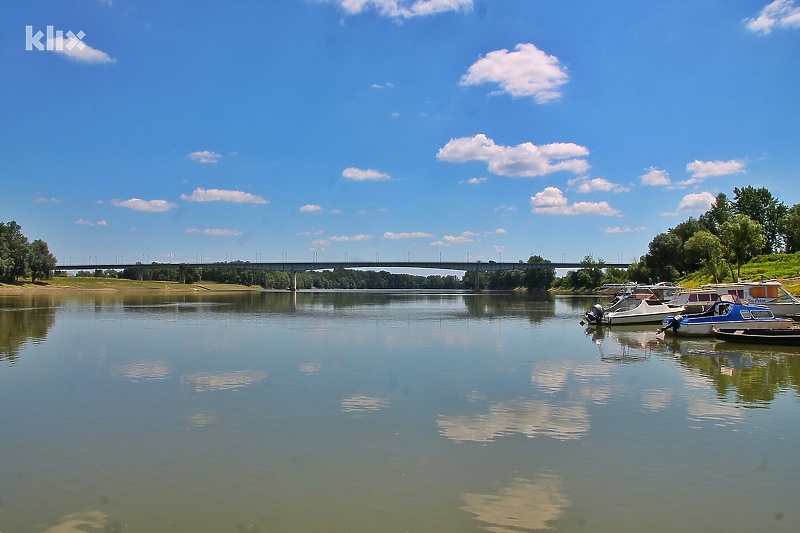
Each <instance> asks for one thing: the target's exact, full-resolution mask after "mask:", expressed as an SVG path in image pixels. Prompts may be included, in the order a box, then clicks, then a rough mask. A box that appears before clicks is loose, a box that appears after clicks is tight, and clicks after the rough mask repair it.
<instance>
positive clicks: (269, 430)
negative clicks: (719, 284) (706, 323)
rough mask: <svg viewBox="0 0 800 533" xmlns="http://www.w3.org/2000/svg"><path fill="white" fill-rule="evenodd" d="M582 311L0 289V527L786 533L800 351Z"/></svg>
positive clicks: (562, 305)
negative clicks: (584, 322)
mask: <svg viewBox="0 0 800 533" xmlns="http://www.w3.org/2000/svg"><path fill="white" fill-rule="evenodd" d="M594 302H595V299H593V298H586V297H561V296H556V297H553V296H546V297H541V296H540V297H534V296H528V295H522V294H487V293H482V294H472V293H461V292H452V293H439V292H370V291H364V292H360V291H352V292H300V293H297V294H290V293H283V292H246V293H207V294H189V295H187V294H180V295H171V296H170V295H162V294H158V295H148V294H117V293H106V294H88V295H68V294H63V295H61V294H59V295H47V296H0V450H2V451H1V452H0V453H2V460H0V533H27V532H36V533H41V532H47V533H69V532H87V531H89V532H95V531H96V532H131V533H138V532H145V533H152V532H170V533H175V532H177V533H184V532H185V533H190V532H191V533H203V532H208V533H225V532H230V533H261V532H268V531H269V532H273V531H279V532H285V531H303V532H345V531H347V532H384V531H385V532H401V531H402V532H405V531H412V532H439V533H441V532H480V531H491V532H505V533H512V532H514V533H519V532H528V531H539V530H551V531H558V532H589V531H591V532H619V531H648V532H661V531H664V532H668V531H669V532H673V531H725V532H737V531H740V532H752V531H759V532H764V531H786V532H789V531H800V507H798V505H797V504H798V493H799V492H800V453H798V450H799V444H798V443H800V396H799V395H798V391H800V351H798V350H797V349H793V348H785V347H782V348H769V347H761V348H759V347H747V346H742V345H738V346H736V345H729V344H727V343H725V342H722V341H714V340H686V341H682V340H673V339H666V340H665V339H664V338H663V337H662V336H658V335H656V333H655V330H656V327H657V325H651V326H642V327H631V326H627V327H624V328H617V329H605V330H600V331H594V330H587V329H585V328H584V327H583V326H581V325H580V324H579V320H580V317H581V316H582V314H583V313H584V312H585V311H586V310H588V309H589V307H590V306H591V305H592V303H594Z"/></svg>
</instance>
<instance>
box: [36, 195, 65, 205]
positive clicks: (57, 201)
mask: <svg viewBox="0 0 800 533" xmlns="http://www.w3.org/2000/svg"><path fill="white" fill-rule="evenodd" d="M33 201H34V202H36V203H37V204H60V203H61V202H62V201H63V200H61V198H45V197H44V196H39V197H37V198H34V199H33Z"/></svg>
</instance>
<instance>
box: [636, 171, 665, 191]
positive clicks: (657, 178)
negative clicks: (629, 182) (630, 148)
mask: <svg viewBox="0 0 800 533" xmlns="http://www.w3.org/2000/svg"><path fill="white" fill-rule="evenodd" d="M639 181H640V182H641V183H642V185H651V186H653V187H669V186H670V185H672V180H670V179H669V174H668V173H667V171H666V170H659V169H657V168H655V167H650V168H649V169H648V171H647V173H646V174H642V175H641V176H639Z"/></svg>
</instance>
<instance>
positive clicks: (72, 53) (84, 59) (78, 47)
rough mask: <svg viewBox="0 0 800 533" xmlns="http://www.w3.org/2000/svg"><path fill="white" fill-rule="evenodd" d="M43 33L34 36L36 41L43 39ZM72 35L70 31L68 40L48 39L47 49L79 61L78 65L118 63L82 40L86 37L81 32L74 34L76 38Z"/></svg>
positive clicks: (60, 38)
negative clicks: (37, 38)
mask: <svg viewBox="0 0 800 533" xmlns="http://www.w3.org/2000/svg"><path fill="white" fill-rule="evenodd" d="M41 33H42V32H41V31H38V32H37V33H36V34H35V35H34V36H33V37H34V39H36V36H37V35H39V39H41V37H43V35H40V34H41ZM71 34H72V32H71V31H70V32H68V33H67V37H66V38H64V37H54V38H51V39H47V41H46V43H47V44H46V46H45V49H46V50H50V51H53V52H55V53H57V54H59V55H62V56H64V57H66V58H67V59H71V60H72V61H77V62H78V63H116V61H117V60H116V59H114V58H112V57H111V56H109V55H108V54H107V53H105V52H103V51H102V50H98V49H97V48H92V47H91V46H89V45H88V44H86V43H85V42H84V41H83V40H82V39H83V37H84V33H83V32H82V31H79V32H78V33H77V35H74V34H73V35H74V36H73V35H71ZM37 42H39V45H40V46H41V41H37Z"/></svg>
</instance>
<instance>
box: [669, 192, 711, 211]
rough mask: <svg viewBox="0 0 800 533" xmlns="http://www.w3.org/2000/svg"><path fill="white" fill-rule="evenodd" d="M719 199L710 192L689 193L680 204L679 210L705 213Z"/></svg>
mask: <svg viewBox="0 0 800 533" xmlns="http://www.w3.org/2000/svg"><path fill="white" fill-rule="evenodd" d="M716 201H717V199H716V197H715V196H714V195H713V194H711V193H710V192H701V193H694V194H687V195H686V196H684V197H683V199H682V200H681V202H680V204H678V211H679V212H686V211H690V212H693V213H705V212H706V211H708V210H709V209H710V208H711V206H712V205H714V203H715V202H716Z"/></svg>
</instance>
